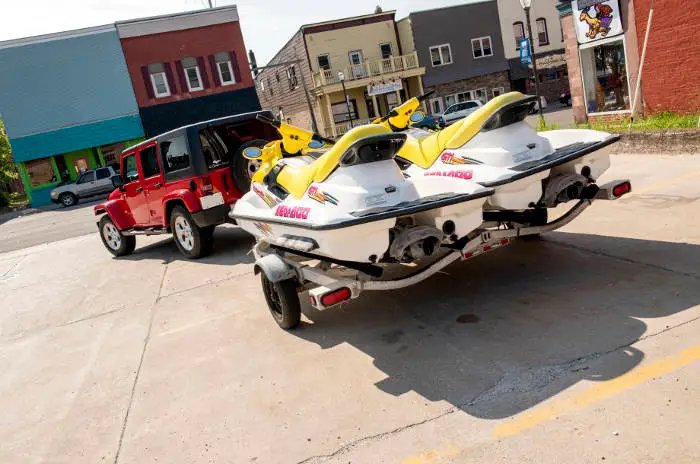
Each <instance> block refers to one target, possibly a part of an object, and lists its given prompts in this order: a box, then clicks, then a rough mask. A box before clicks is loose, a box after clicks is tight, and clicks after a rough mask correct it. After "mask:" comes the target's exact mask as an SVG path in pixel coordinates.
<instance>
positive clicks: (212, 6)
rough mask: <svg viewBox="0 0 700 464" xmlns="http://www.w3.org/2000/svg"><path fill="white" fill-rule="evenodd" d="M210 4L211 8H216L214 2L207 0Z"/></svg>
mask: <svg viewBox="0 0 700 464" xmlns="http://www.w3.org/2000/svg"><path fill="white" fill-rule="evenodd" d="M207 1H208V2H209V8H214V5H213V4H212V0H207Z"/></svg>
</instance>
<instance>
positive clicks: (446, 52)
mask: <svg viewBox="0 0 700 464" xmlns="http://www.w3.org/2000/svg"><path fill="white" fill-rule="evenodd" d="M430 61H431V62H432V63H433V67H436V66H444V65H446V64H451V63H452V48H450V44H442V45H435V46H433V47H430Z"/></svg>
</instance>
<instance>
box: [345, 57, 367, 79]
mask: <svg viewBox="0 0 700 464" xmlns="http://www.w3.org/2000/svg"><path fill="white" fill-rule="evenodd" d="M348 57H349V59H350V69H352V75H353V78H354V79H361V78H363V77H365V76H366V75H367V73H366V72H365V67H364V65H363V64H362V50H354V51H351V52H350V53H348Z"/></svg>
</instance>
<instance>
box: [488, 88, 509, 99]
mask: <svg viewBox="0 0 700 464" xmlns="http://www.w3.org/2000/svg"><path fill="white" fill-rule="evenodd" d="M496 92H498V95H496ZM504 93H506V89H505V87H493V88H492V89H491V95H492V97H491V98H496V97H500V96H501V95H503V94H504Z"/></svg>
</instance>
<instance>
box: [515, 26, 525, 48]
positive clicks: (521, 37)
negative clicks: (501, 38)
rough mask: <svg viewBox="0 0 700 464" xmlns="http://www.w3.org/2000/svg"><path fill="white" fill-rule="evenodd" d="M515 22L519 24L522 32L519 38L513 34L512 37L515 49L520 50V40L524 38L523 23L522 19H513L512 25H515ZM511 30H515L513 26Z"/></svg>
mask: <svg viewBox="0 0 700 464" xmlns="http://www.w3.org/2000/svg"><path fill="white" fill-rule="evenodd" d="M516 24H519V25H520V30H521V31H522V33H523V35H522V36H520V37H519V38H518V37H517V36H516V35H515V34H513V38H514V39H515V50H516V51H519V50H520V40H522V39H524V38H525V24H523V22H522V21H515V22H514V23H513V26H515V25H516ZM513 32H515V28H513Z"/></svg>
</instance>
